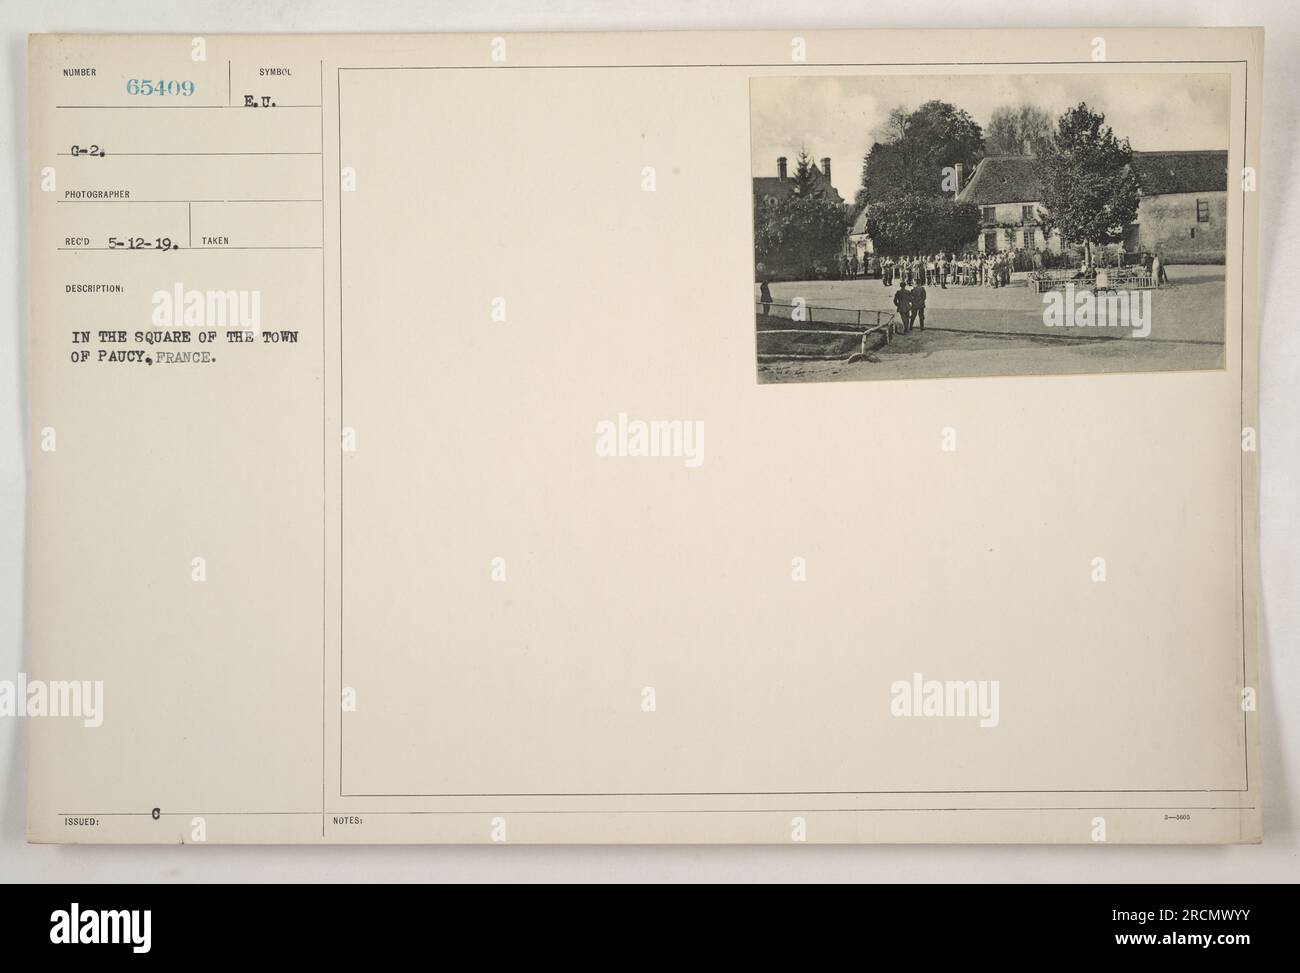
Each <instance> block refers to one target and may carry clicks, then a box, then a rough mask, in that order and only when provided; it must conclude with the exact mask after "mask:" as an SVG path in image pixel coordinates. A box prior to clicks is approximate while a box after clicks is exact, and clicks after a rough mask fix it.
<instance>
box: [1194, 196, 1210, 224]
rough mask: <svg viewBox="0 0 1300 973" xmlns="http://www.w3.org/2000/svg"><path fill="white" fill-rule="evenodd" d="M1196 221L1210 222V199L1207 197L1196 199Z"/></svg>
mask: <svg viewBox="0 0 1300 973" xmlns="http://www.w3.org/2000/svg"><path fill="white" fill-rule="evenodd" d="M1196 222H1197V223H1208V222H1210V201H1209V200H1208V199H1198V200H1197V201H1196Z"/></svg>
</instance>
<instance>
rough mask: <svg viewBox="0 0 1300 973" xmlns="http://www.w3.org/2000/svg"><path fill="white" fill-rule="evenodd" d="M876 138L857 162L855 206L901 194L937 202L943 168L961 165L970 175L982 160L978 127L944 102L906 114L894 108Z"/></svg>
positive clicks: (966, 115) (925, 105)
mask: <svg viewBox="0 0 1300 973" xmlns="http://www.w3.org/2000/svg"><path fill="white" fill-rule="evenodd" d="M881 135H882V138H881V140H879V141H877V142H875V143H874V144H873V145H872V146H871V149H870V150H869V151H868V152H867V155H866V157H865V158H864V159H863V161H862V188H861V189H859V190H858V194H857V200H856V201H857V203H858V204H859V205H871V204H873V203H879V202H883V201H885V200H888V199H891V198H896V197H898V196H900V195H903V194H905V193H912V194H916V195H921V196H941V195H943V193H944V169H945V167H947V166H952V165H955V164H956V163H958V162H960V163H962V164H963V165H965V166H966V168H967V171H970V170H972V169H973V168H974V166H975V163H976V162H978V161H979V159H980V158H981V157H982V156H983V154H984V134H983V132H982V131H981V130H980V126H979V124H978V123H977V122H976V121H975V119H973V118H972V117H971V116H970V115H969V114H967V113H966V112H964V111H962V110H961V109H959V108H956V107H955V106H953V105H950V104H948V103H947V102H946V101H927V102H926V103H925V104H924V105H922V106H921V107H920V108H918V109H916V110H915V111H911V112H909V111H908V110H907V109H905V108H895V109H894V110H893V111H892V112H890V114H889V120H888V122H887V123H886V125H885V130H884V132H882V133H881Z"/></svg>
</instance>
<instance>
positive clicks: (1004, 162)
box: [957, 149, 1228, 206]
mask: <svg viewBox="0 0 1300 973" xmlns="http://www.w3.org/2000/svg"><path fill="white" fill-rule="evenodd" d="M1132 168H1133V172H1134V173H1136V175H1137V178H1138V186H1139V188H1140V189H1141V192H1142V195H1144V196H1155V195H1159V194H1162V193H1208V192H1223V191H1225V190H1226V189H1227V188H1228V153H1227V151H1226V150H1223V149H1198V150H1194V151H1186V152H1134V153H1133V164H1132ZM1042 198H1043V191H1042V184H1041V183H1040V181H1039V178H1038V160H1037V159H1036V158H1035V157H1033V156H1028V155H995V156H988V157H986V158H984V159H981V160H980V164H979V165H978V166H976V167H975V172H974V174H973V175H972V176H971V178H970V182H968V183H967V184H966V186H965V188H964V189H962V191H961V193H960V194H959V195H958V196H957V199H958V201H959V202H963V203H974V204H975V205H977V206H993V205H996V204H998V203H1033V202H1038V201H1039V200H1041V199H1042Z"/></svg>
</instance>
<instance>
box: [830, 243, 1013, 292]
mask: <svg viewBox="0 0 1300 973" xmlns="http://www.w3.org/2000/svg"><path fill="white" fill-rule="evenodd" d="M1019 254H1020V251H1019V250H1002V251H999V252H997V253H978V252H976V251H969V252H967V253H963V254H955V253H936V254H931V255H929V256H923V255H919V254H914V255H912V256H901V257H877V256H874V255H872V256H864V257H863V258H862V260H861V261H859V260H858V256H857V254H853V255H851V256H850V257H849V258H848V259H847V264H846V266H845V267H844V268H842V269H844V270H846V271H847V272H848V275H849V276H850V277H858V276H865V277H877V276H878V277H879V278H880V282H881V283H882V284H883V285H884V286H885V287H891V286H893V283H894V281H895V280H898V281H901V282H903V283H905V284H907V285H909V286H910V285H911V284H913V283H915V282H917V281H923V282H924V283H926V284H929V285H930V286H931V287H940V288H944V289H947V287H948V285H949V284H952V285H954V286H961V287H981V286H982V287H1006V286H1008V285H1009V284H1010V283H1011V271H1012V269H1013V268H1014V266H1015V263H1016V261H1017V259H1018V257H1019Z"/></svg>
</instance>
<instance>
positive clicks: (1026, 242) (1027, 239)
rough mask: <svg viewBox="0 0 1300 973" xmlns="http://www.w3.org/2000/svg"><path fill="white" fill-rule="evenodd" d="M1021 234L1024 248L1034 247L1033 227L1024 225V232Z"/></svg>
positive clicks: (1031, 248)
mask: <svg viewBox="0 0 1300 973" xmlns="http://www.w3.org/2000/svg"><path fill="white" fill-rule="evenodd" d="M1021 236H1022V238H1023V240H1022V244H1023V246H1024V248H1025V249H1026V250H1033V249H1034V230H1033V228H1032V227H1026V228H1025V231H1024V233H1022V234H1021Z"/></svg>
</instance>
